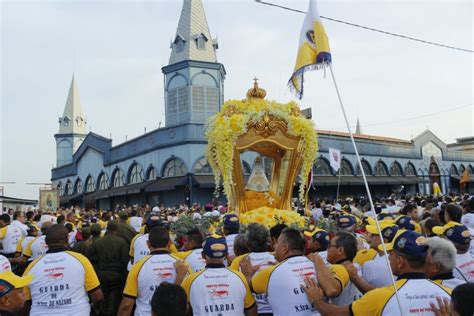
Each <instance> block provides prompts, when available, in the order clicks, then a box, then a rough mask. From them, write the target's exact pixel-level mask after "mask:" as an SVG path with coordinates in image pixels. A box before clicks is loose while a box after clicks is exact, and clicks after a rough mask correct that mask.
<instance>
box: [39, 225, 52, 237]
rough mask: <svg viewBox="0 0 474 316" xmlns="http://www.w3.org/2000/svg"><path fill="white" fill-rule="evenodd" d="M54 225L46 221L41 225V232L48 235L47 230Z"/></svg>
mask: <svg viewBox="0 0 474 316" xmlns="http://www.w3.org/2000/svg"><path fill="white" fill-rule="evenodd" d="M51 226H53V223H51V222H44V223H43V225H41V233H42V234H43V235H46V232H47V231H48V229H49V228H50V227H51Z"/></svg>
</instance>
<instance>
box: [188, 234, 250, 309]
mask: <svg viewBox="0 0 474 316" xmlns="http://www.w3.org/2000/svg"><path fill="white" fill-rule="evenodd" d="M202 254H203V257H204V258H205V260H206V267H205V269H203V270H201V271H199V272H195V273H193V274H191V275H190V276H188V277H186V278H185V279H184V281H183V283H182V284H181V286H182V287H183V288H184V290H185V291H186V294H187V295H188V301H189V304H190V306H191V308H192V312H193V315H196V316H204V315H226V316H241V315H246V316H248V315H253V316H256V315H257V305H256V304H255V299H254V298H253V296H252V293H251V292H250V288H249V286H248V283H247V280H246V279H245V277H244V276H243V274H242V273H240V272H238V271H234V270H232V269H230V268H226V267H225V266H224V258H225V257H226V256H227V244H226V241H225V238H224V237H221V236H218V235H211V236H209V237H208V238H206V240H205V242H204V246H203V251H202Z"/></svg>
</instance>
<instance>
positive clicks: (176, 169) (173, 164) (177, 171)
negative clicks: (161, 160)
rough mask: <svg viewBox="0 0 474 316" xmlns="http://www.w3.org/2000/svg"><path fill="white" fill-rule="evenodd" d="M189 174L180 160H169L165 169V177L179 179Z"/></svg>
mask: <svg viewBox="0 0 474 316" xmlns="http://www.w3.org/2000/svg"><path fill="white" fill-rule="evenodd" d="M186 173H188V169H187V168H186V165H185V164H184V162H183V161H182V160H180V159H177V158H173V159H171V160H169V161H168V162H167V163H166V165H165V167H164V168H163V177H177V176H182V175H185V174H186Z"/></svg>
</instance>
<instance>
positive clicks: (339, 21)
mask: <svg viewBox="0 0 474 316" xmlns="http://www.w3.org/2000/svg"><path fill="white" fill-rule="evenodd" d="M254 1H255V2H257V3H261V4H264V5H268V6H272V7H277V8H280V9H284V10H288V11H293V12H298V13H303V14H306V12H305V11H301V10H297V9H293V8H290V7H285V6H282V5H279V4H275V3H271V2H266V1H261V0H254ZM320 18H321V19H326V20H329V21H333V22H337V23H342V24H346V25H350V26H354V27H358V28H361V29H364V30H368V31H373V32H378V33H382V34H385V35H391V36H395V37H400V38H403V39H406V40H410V41H415V42H419V43H424V44H428V45H434V46H438V47H443V48H448V49H453V50H458V51H462V52H467V53H474V50H470V49H465V48H459V47H454V46H449V45H444V44H440V43H435V42H431V41H425V40H422V39H419V38H414V37H411V36H407V35H403V34H397V33H392V32H388V31H384V30H379V29H376V28H373V27H368V26H364V25H360V24H355V23H351V22H346V21H342V20H338V19H334V18H330V17H327V16H322V15H321V16H320Z"/></svg>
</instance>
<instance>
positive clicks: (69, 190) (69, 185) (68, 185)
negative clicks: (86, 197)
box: [64, 180, 72, 195]
mask: <svg viewBox="0 0 474 316" xmlns="http://www.w3.org/2000/svg"><path fill="white" fill-rule="evenodd" d="M69 194H72V183H71V181H69V180H68V181H67V182H66V186H65V187H64V195H69Z"/></svg>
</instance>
